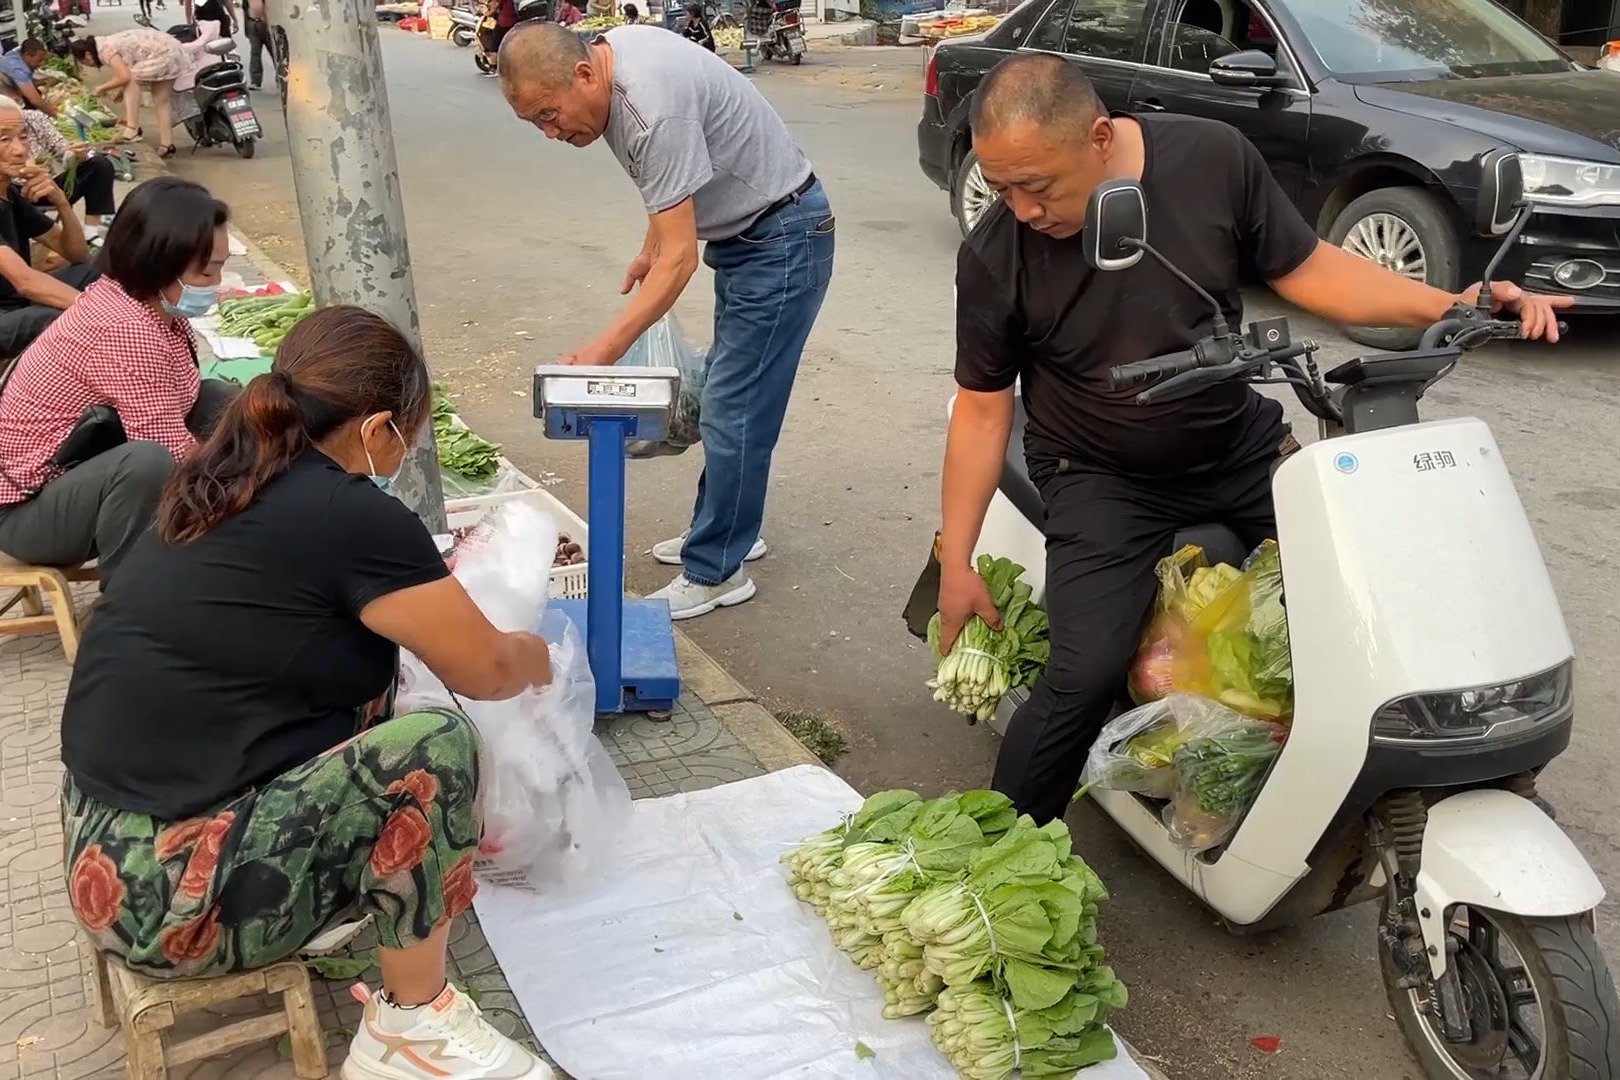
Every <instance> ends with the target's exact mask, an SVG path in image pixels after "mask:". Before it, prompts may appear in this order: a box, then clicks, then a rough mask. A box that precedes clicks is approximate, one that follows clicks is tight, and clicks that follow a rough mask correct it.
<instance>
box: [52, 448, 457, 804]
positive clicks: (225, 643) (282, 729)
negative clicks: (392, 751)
mask: <svg viewBox="0 0 1620 1080" xmlns="http://www.w3.org/2000/svg"><path fill="white" fill-rule="evenodd" d="M447 572H448V571H447V570H446V569H445V565H444V560H443V558H442V557H441V556H440V555H439V552H438V549H437V547H436V546H435V545H434V542H433V538H432V537H431V536H430V535H429V534H428V531H427V529H426V528H425V527H424V526H423V525H422V523H421V522H420V521H419V520H418V519H417V517H416V516H415V515H414V514H412V513H411V511H410V510H408V509H406V507H405V506H404V504H402V503H400V502H399V501H398V500H397V499H394V498H393V497H391V496H389V495H386V494H384V493H383V492H381V491H379V490H378V489H377V487H376V485H374V484H373V483H372V482H371V481H370V480H369V479H367V478H366V477H364V476H356V475H353V474H352V473H348V472H345V471H344V470H343V469H341V468H339V467H338V465H337V464H335V463H334V462H333V461H332V460H331V459H329V458H327V457H326V456H325V455H323V454H321V453H319V452H317V451H314V450H311V451H309V452H307V453H305V454H304V455H303V456H302V457H301V458H299V459H298V460H297V461H296V462H295V463H294V464H293V466H292V468H291V469H289V470H288V471H287V472H286V473H285V474H284V475H283V476H281V477H279V478H278V479H276V480H274V481H272V482H271V483H270V485H269V486H268V487H266V488H265V490H264V492H263V493H262V494H261V495H260V496H259V498H258V499H257V500H255V502H254V503H253V505H252V506H250V507H248V509H247V510H245V511H243V512H242V513H240V514H238V515H236V516H235V517H233V518H230V519H229V520H227V521H226V522H224V523H223V524H222V525H220V526H218V527H217V528H215V529H214V530H213V531H212V532H210V533H208V534H207V535H205V536H203V537H202V538H201V539H200V540H197V541H195V542H193V543H190V544H180V545H170V544H165V543H163V542H162V541H161V540H159V539H158V537H157V533H156V532H155V531H151V532H148V533H147V534H146V535H145V536H143V537H142V538H141V539H140V540H139V541H137V542H136V544H135V546H134V547H133V548H132V549H131V551H130V553H129V555H128V556H127V557H126V559H125V561H124V563H123V566H122V567H121V570H120V573H119V574H118V576H117V577H116V578H114V579H113V581H112V582H111V584H110V585H109V586H108V588H107V592H106V595H105V596H104V597H103V598H102V601H101V605H100V607H98V608H97V609H96V614H95V617H94V618H93V619H91V620H90V625H89V627H88V628H87V629H86V632H85V638H84V642H83V645H82V647H81V648H80V650H79V657H78V661H77V662H76V663H75V665H74V668H73V677H72V680H71V682H70V683H69V685H68V695H67V703H66V705H65V706H64V708H63V711H62V761H63V763H64V764H65V765H66V766H67V768H68V771H69V772H70V773H71V774H72V775H73V779H74V780H75V781H76V782H77V783H78V785H79V788H80V790H82V791H83V792H84V793H85V794H87V795H89V796H90V797H91V798H93V799H96V800H97V801H99V802H102V803H105V804H107V805H109V806H113V807H117V808H119V809H122V810H129V811H134V812H136V813H142V814H151V815H153V816H155V817H157V818H160V819H162V820H166V821H172V820H176V819H180V818H184V817H189V816H193V815H196V814H199V813H202V812H204V811H206V810H208V809H210V808H212V807H214V806H217V805H218V804H220V803H221V802H224V801H226V800H227V799H230V798H232V797H234V796H236V795H238V794H240V793H241V792H243V791H245V790H246V789H248V788H250V787H254V786H257V785H259V784H262V783H264V782H265V781H267V780H269V779H271V778H273V777H275V776H278V775H280V774H281V773H284V772H286V771H287V770H288V769H290V768H293V767H294V766H297V765H300V764H302V763H303V762H305V761H308V760H310V759H311V758H313V757H315V756H317V755H318V754H320V753H322V752H324V751H326V750H329V749H331V748H332V747H334V746H336V745H338V744H339V743H341V742H343V741H344V740H346V739H348V738H350V737H351V736H352V735H354V734H355V728H356V715H357V714H356V710H358V709H359V708H360V707H362V706H364V705H365V704H367V703H368V702H370V701H372V700H373V699H375V698H377V697H378V696H379V695H381V694H382V693H383V692H384V691H385V690H387V688H388V686H389V682H390V680H391V679H393V677H394V673H395V668H396V662H397V658H398V650H397V649H396V648H395V646H394V645H393V643H392V642H390V641H388V640H387V639H385V638H382V637H379V636H378V635H376V634H374V633H372V632H371V631H370V630H368V629H367V628H366V626H365V624H364V623H362V622H361V621H360V610H361V609H362V608H364V607H365V606H366V605H367V604H368V603H370V602H371V601H372V600H375V599H376V598H377V597H379V596H384V595H387V594H388V593H391V592H396V591H398V590H400V589H405V588H409V587H411V586H413V585H421V584H425V583H427V582H430V581H436V580H438V579H439V578H442V577H444V576H445V574H446V573H447Z"/></svg>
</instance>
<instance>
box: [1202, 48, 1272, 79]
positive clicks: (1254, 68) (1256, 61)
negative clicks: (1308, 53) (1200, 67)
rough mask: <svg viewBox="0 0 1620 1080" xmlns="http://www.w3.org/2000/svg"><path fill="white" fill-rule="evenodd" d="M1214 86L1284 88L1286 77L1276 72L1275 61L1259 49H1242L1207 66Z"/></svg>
mask: <svg viewBox="0 0 1620 1080" xmlns="http://www.w3.org/2000/svg"><path fill="white" fill-rule="evenodd" d="M1209 78H1210V81H1211V82H1213V83H1214V84H1215V85H1216V86H1285V85H1287V83H1288V76H1286V75H1280V74H1278V72H1277V59H1276V57H1274V56H1271V55H1269V54H1267V53H1264V52H1261V51H1260V50H1259V49H1242V50H1240V51H1238V52H1235V53H1228V54H1227V55H1225V56H1222V57H1218V58H1217V59H1216V60H1215V61H1214V62H1213V63H1211V64H1210V65H1209Z"/></svg>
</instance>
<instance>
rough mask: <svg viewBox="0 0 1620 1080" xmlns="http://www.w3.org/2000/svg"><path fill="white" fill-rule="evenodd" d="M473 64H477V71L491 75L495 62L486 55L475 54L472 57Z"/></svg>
mask: <svg viewBox="0 0 1620 1080" xmlns="http://www.w3.org/2000/svg"><path fill="white" fill-rule="evenodd" d="M473 63H475V64H477V65H478V70H479V71H482V72H483V73H484V74H485V75H491V74H493V73H494V71H495V60H494V59H493V58H492V57H490V56H489V55H488V54H487V53H477V54H475V55H474V56H473Z"/></svg>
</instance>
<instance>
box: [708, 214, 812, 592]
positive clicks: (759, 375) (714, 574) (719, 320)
mask: <svg viewBox="0 0 1620 1080" xmlns="http://www.w3.org/2000/svg"><path fill="white" fill-rule="evenodd" d="M703 261H704V262H705V263H707V264H708V265H709V267H710V269H712V270H713V271H714V344H713V345H711V346H710V348H709V356H708V377H707V380H706V381H705V382H704V385H703V411H702V418H701V421H700V425H701V427H702V430H703V473H702V475H700V476H699V477H698V490H697V505H696V506H695V507H694V508H693V511H692V528H691V530H690V532H689V533H688V534H687V537H686V544H685V546H684V547H683V548H682V549H681V562H682V564H683V567H684V569H685V571H686V576H687V577H688V578H690V579H691V580H692V581H695V582H697V583H698V584H700V585H718V584H719V583H720V582H722V581H725V580H726V579H727V578H729V577H731V575H733V574H735V573H736V572H737V571H738V569H739V568H741V566H742V564H743V557H744V556H746V555H747V554H748V550H749V548H751V547H753V546H754V542H755V541H756V540H758V539H759V529H760V523H761V521H762V520H763V518H764V516H765V488H766V486H767V484H768V483H769V481H770V475H771V452H772V451H773V450H775V449H776V439H777V436H779V435H780V434H781V433H782V418H783V416H785V415H786V413H787V405H788V397H789V395H791V394H792V393H793V379H794V376H796V375H797V374H798V371H799V355H800V354H801V353H802V352H803V351H804V343H805V340H806V339H807V338H808V337H809V336H810V327H811V326H813V325H814V324H815V321H816V314H817V313H818V312H820V311H821V302H822V300H823V299H825V298H826V296H827V283H828V282H829V281H831V280H832V268H833V216H832V208H831V206H830V204H829V203H828V202H827V193H826V192H825V191H823V190H822V188H821V185H820V184H819V183H817V184H816V185H814V186H813V187H811V188H810V190H809V191H806V192H805V193H804V194H803V195H801V196H799V197H798V198H797V199H795V200H794V201H793V202H791V203H789V204H788V205H787V206H785V207H784V208H782V209H781V210H778V211H776V212H775V213H772V214H767V215H766V216H765V217H762V218H760V219H759V220H758V221H756V222H754V224H753V225H751V226H750V227H749V228H748V229H747V231H745V232H743V233H742V234H740V235H738V236H735V237H732V238H731V239H729V240H716V241H713V242H712V243H710V244H708V245H707V246H706V247H705V248H704V250H703Z"/></svg>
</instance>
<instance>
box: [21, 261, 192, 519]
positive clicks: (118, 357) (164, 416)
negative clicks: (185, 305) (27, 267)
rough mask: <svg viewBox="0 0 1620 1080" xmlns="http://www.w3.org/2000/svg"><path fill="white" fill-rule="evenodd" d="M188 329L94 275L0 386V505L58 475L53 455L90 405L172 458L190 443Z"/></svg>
mask: <svg viewBox="0 0 1620 1080" xmlns="http://www.w3.org/2000/svg"><path fill="white" fill-rule="evenodd" d="M198 381H199V380H198V375H197V359H196V352H195V345H194V343H193V339H192V336H191V327H190V326H189V325H188V324H187V323H186V321H185V320H184V319H169V318H166V317H164V316H161V315H159V314H158V313H157V312H156V311H153V310H152V308H150V307H148V306H147V305H146V304H143V303H141V302H140V301H139V300H136V299H135V298H133V297H132V296H130V295H129V294H128V293H126V292H125V291H124V289H123V286H121V285H119V284H118V283H117V282H116V281H114V280H113V279H112V278H110V277H103V278H100V279H99V280H97V281H96V282H95V283H94V284H92V285H91V286H90V287H89V288H87V289H85V290H84V293H83V295H81V296H80V297H79V299H78V300H77V301H75V302H74V304H73V306H72V307H71V308H69V309H68V310H67V311H65V312H63V313H62V315H61V316H60V317H59V318H58V319H57V320H56V321H55V322H54V323H52V324H51V325H50V326H49V327H48V328H47V329H46V331H45V332H44V333H43V334H41V335H40V336H39V338H38V339H37V340H35V342H34V343H33V344H32V345H30V346H29V347H28V351H27V352H25V353H23V354H22V356H21V357H19V358H18V360H17V369H16V370H15V371H13V372H12V373H11V378H10V379H8V380H7V381H6V385H5V389H4V390H3V391H0V506H6V505H10V504H13V503H19V502H22V501H23V500H25V499H27V498H28V497H29V494H30V493H31V492H33V491H37V490H39V488H41V487H42V486H44V484H45V482H46V481H47V480H50V479H51V478H52V477H53V476H55V475H56V473H57V471H58V470H57V469H56V468H55V467H54V466H53V465H51V458H52V457H54V456H55V455H56V452H57V450H59V449H60V448H61V446H62V441H63V440H64V439H66V438H67V437H68V434H69V433H70V432H71V431H72V430H73V425H74V424H76V423H78V420H79V416H80V415H81V414H82V413H83V412H84V410H85V409H86V408H88V407H89V406H91V405H111V406H112V407H113V408H114V409H116V410H117V412H118V418H119V419H120V420H121V421H123V424H124V434H125V435H127V436H128V437H129V438H130V439H131V440H137V439H139V440H145V441H148V442H155V443H161V444H162V445H163V447H164V448H165V449H167V450H168V451H169V453H171V454H173V455H174V457H175V460H179V459H180V458H182V457H184V456H185V455H187V454H188V453H190V452H191V449H192V447H194V446H195V445H196V440H195V439H193V438H192V436H191V432H190V431H188V430H186V414H187V413H189V412H191V408H192V406H193V405H195V404H196V403H197V386H198Z"/></svg>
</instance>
